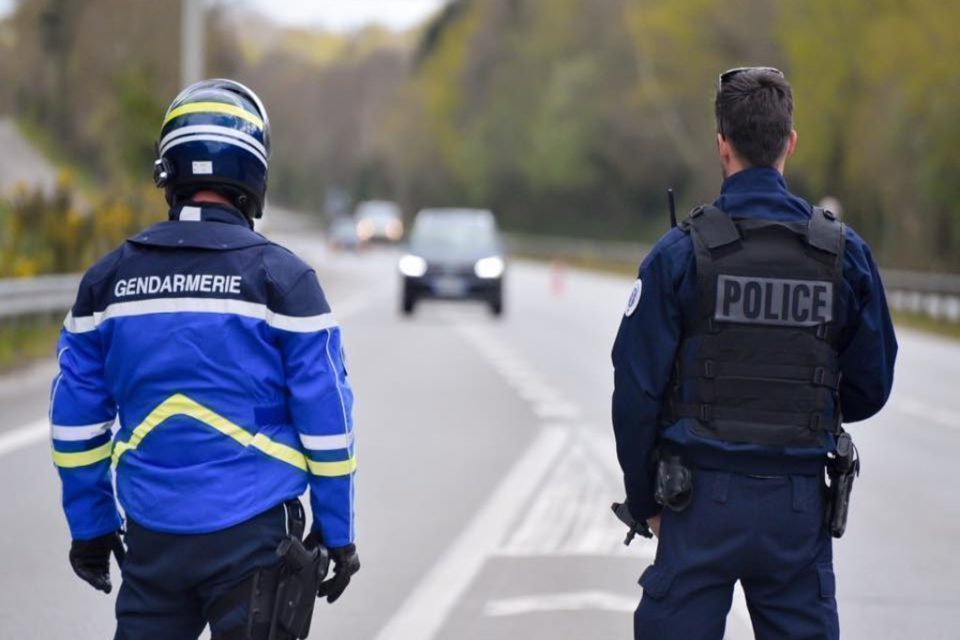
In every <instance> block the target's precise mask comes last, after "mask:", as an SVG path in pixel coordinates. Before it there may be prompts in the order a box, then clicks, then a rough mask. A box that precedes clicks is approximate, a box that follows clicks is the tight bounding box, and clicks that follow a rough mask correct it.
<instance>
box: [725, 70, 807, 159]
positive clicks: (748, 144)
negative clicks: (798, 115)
mask: <svg viewBox="0 0 960 640" xmlns="http://www.w3.org/2000/svg"><path fill="white" fill-rule="evenodd" d="M714 109H715V113H716V117H717V130H718V131H719V132H720V133H721V134H722V135H723V136H724V137H725V138H726V139H727V140H728V141H729V142H730V143H731V144H732V145H733V147H734V149H736V151H737V155H738V156H740V158H741V159H742V160H744V161H745V162H747V163H748V164H750V165H751V166H754V167H772V166H773V165H774V164H775V163H776V162H777V160H779V159H780V156H782V155H783V153H784V151H786V148H787V142H788V140H789V138H790V132H791V131H792V130H793V92H792V91H791V90H790V83H789V82H787V80H786V78H784V77H783V76H782V75H780V74H778V73H775V72H773V71H766V70H762V69H750V70H745V71H742V72H740V73H737V74H735V75H733V76H731V77H729V78H726V79H724V81H723V82H722V83H721V84H720V86H719V87H718V88H717V97H716V101H715V103H714Z"/></svg>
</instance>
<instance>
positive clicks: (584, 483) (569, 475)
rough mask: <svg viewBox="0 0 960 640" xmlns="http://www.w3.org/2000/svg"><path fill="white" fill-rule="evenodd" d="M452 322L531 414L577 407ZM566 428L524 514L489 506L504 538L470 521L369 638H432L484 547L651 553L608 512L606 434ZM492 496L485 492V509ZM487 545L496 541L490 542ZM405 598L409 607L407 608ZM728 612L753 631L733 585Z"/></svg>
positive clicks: (526, 605)
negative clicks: (477, 534)
mask: <svg viewBox="0 0 960 640" xmlns="http://www.w3.org/2000/svg"><path fill="white" fill-rule="evenodd" d="M455 328H456V329H457V331H458V332H459V333H460V335H462V336H463V337H464V339H465V340H466V341H467V342H468V343H469V344H470V345H471V346H472V347H473V348H474V349H475V350H476V351H477V352H478V353H479V354H480V355H481V356H482V357H483V358H484V359H485V360H487V362H488V363H489V364H490V365H491V366H492V367H493V368H494V370H495V371H497V373H498V374H499V375H500V376H501V377H502V378H503V379H504V380H505V381H506V382H507V384H508V385H509V386H510V387H512V388H513V389H514V390H515V391H516V392H517V393H518V394H519V395H520V396H521V397H522V398H523V399H524V400H526V401H527V402H529V403H530V404H531V405H533V406H532V409H533V412H534V414H535V415H537V417H538V418H540V419H544V420H546V419H552V420H563V421H572V420H575V419H576V418H577V417H578V416H579V415H580V408H579V407H578V406H577V405H576V404H574V403H571V402H566V401H565V400H564V399H563V394H561V393H560V392H559V391H558V390H556V389H555V388H554V387H552V386H551V385H550V384H548V383H547V382H546V381H545V380H544V379H543V377H542V376H541V375H540V374H539V372H537V371H536V369H534V368H533V367H531V366H530V365H529V364H527V362H526V360H524V359H523V358H522V357H520V356H519V355H517V354H516V353H514V352H513V351H512V350H511V349H510V348H509V347H507V346H506V345H504V344H502V343H501V342H500V341H499V340H497V339H496V337H494V336H493V335H491V334H490V333H489V331H487V330H485V329H483V328H481V327H478V326H475V325H468V324H456V325H455ZM572 433H573V434H574V435H575V436H576V437H574V438H565V445H564V447H563V452H562V453H558V454H557V455H555V456H554V457H555V458H556V460H554V461H553V464H552V465H551V467H550V468H549V469H547V470H544V471H543V472H542V476H543V477H542V478H540V479H539V480H538V481H537V482H535V483H532V484H531V485H529V486H528V488H527V489H526V491H525V494H524V496H523V499H522V500H521V501H520V502H521V503H522V502H523V501H527V504H529V505H530V506H529V508H528V509H527V510H526V511H525V512H524V515H523V516H522V518H521V519H520V520H519V521H518V522H511V519H510V518H507V519H503V518H504V514H497V517H499V518H501V519H503V520H501V521H502V522H504V524H503V526H502V533H503V534H506V533H507V531H508V527H511V526H513V528H512V529H511V530H510V535H509V536H508V537H506V539H505V540H503V543H502V544H500V545H499V546H496V543H497V542H499V538H498V539H496V540H493V539H491V538H487V539H479V540H477V541H475V542H474V541H473V538H472V537H470V531H469V530H468V531H465V532H464V533H463V534H461V537H460V538H459V539H458V540H457V542H456V543H455V544H454V546H453V547H452V548H451V550H450V551H448V555H447V556H445V557H444V560H443V561H441V562H440V563H438V565H437V567H435V568H434V570H433V571H432V572H431V574H430V575H429V576H428V578H427V579H426V580H425V581H424V583H422V584H421V586H420V587H418V589H417V591H416V592H415V593H414V595H412V596H411V597H410V598H409V599H408V600H407V602H406V603H405V604H404V605H403V606H402V607H401V609H400V611H399V612H398V613H397V614H396V615H395V617H394V618H393V619H392V620H391V622H390V623H389V625H388V627H386V628H385V629H384V630H383V631H381V633H380V635H378V636H377V640H407V639H412V638H417V639H418V640H421V639H422V640H430V638H432V637H433V636H434V634H436V633H437V631H438V630H439V629H440V626H441V625H442V623H443V621H444V620H445V619H446V617H447V615H449V612H450V610H451V609H452V608H453V607H454V606H455V605H456V603H457V601H458V600H459V599H460V598H461V597H462V595H463V592H464V591H465V590H466V589H467V587H468V586H469V584H470V582H471V581H472V580H473V578H474V576H475V575H476V574H477V573H478V572H479V570H480V568H481V567H482V565H483V563H484V562H485V561H486V559H487V557H489V556H493V555H497V556H501V557H549V556H555V557H563V556H568V557H569V556H574V555H576V556H607V557H609V556H614V557H621V558H624V559H625V560H626V558H636V559H637V560H646V561H648V562H653V559H654V556H655V553H656V542H655V541H648V540H646V539H643V538H639V537H638V538H635V539H634V542H633V544H632V545H631V546H630V547H627V546H625V545H624V544H623V539H624V536H625V529H624V527H623V526H622V525H621V524H620V523H619V522H618V521H617V519H616V518H615V517H614V516H613V514H612V513H610V511H609V509H610V506H609V505H610V503H611V502H612V499H611V496H612V495H615V494H617V493H619V492H620V491H621V489H620V479H619V476H618V475H616V474H617V473H618V472H617V466H616V464H615V461H616V449H615V446H614V443H613V437H612V434H611V433H602V432H600V431H597V430H594V429H588V428H584V427H580V428H578V429H576V430H574V431H572ZM502 488H503V485H501V487H500V489H502ZM538 488H539V491H537V489H538ZM500 489H498V492H499V491H500ZM534 492H536V495H533V494H534ZM527 493H529V496H528V495H527ZM527 498H529V500H527ZM514 499H516V497H515V498H514ZM494 500H495V498H492V499H491V503H488V505H487V508H493V507H492V506H491V505H492V503H493V502H494ZM491 517H492V516H491ZM468 538H469V540H470V542H469V545H475V547H474V548H471V547H470V546H467V540H468ZM491 544H494V545H495V548H491V547H490V545H491ZM461 545H463V546H462V547H461ZM461 548H462V550H461V551H458V552H459V553H467V552H468V550H469V551H471V552H472V553H473V555H471V556H470V557H469V558H465V559H463V560H462V561H458V559H457V558H456V556H455V555H453V557H450V556H451V553H452V552H453V551H457V550H460V549H461ZM459 562H463V563H464V564H466V565H467V569H468V571H463V572H461V574H460V575H457V574H455V573H454V570H455V569H456V567H457V565H458V563H459ZM441 598H442V599H441ZM434 600H436V601H434ZM636 606H637V599H636V598H635V597H629V598H628V597H626V596H619V595H616V594H610V593H605V592H584V593H573V594H548V595H539V596H538V595H534V596H530V597H524V598H515V599H511V600H501V601H492V602H490V603H488V604H487V607H486V609H485V613H486V614H487V615H489V616H502V615H519V614H521V613H527V612H531V611H538V610H539V611H557V610H579V609H600V610H605V611H613V612H616V613H626V612H632V611H633V610H634V609H636ZM410 607H414V608H415V610H413V611H409V612H408V611H407V609H408V608H410ZM571 607H575V609H571ZM434 608H436V609H434ZM730 615H731V617H732V619H733V620H732V621H733V624H732V625H731V626H732V629H731V630H730V632H729V633H728V634H727V640H741V639H742V640H746V639H747V638H750V637H752V635H744V633H743V630H744V629H749V620H750V617H749V614H748V612H747V609H746V602H745V601H744V599H743V594H742V591H740V590H739V587H738V590H737V591H736V592H735V594H734V600H733V605H732V608H731V612H730ZM418 625H419V626H418Z"/></svg>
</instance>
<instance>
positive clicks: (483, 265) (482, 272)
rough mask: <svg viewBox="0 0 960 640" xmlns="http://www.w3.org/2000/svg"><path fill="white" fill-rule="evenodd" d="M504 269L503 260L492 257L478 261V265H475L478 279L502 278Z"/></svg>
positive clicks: (474, 268) (474, 269) (498, 257)
mask: <svg viewBox="0 0 960 640" xmlns="http://www.w3.org/2000/svg"><path fill="white" fill-rule="evenodd" d="M503 268H504V264H503V258H501V257H500V256H490V257H489V258H481V259H480V260H477V264H475V265H473V272H474V273H475V274H477V277H478V278H485V279H492V278H499V277H500V276H502V275H503Z"/></svg>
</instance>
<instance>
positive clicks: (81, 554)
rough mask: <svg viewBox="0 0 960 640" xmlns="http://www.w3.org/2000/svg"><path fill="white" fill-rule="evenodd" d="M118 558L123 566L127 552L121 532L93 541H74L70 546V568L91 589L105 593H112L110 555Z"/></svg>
mask: <svg viewBox="0 0 960 640" xmlns="http://www.w3.org/2000/svg"><path fill="white" fill-rule="evenodd" d="M111 552H112V553H113V555H115V556H116V557H117V564H118V565H120V566H121V567H122V566H123V560H124V558H126V556H127V550H126V549H125V548H124V546H123V539H122V538H121V537H120V531H114V532H113V533H108V534H106V535H104V536H100V537H99V538H93V539H92V540H74V541H73V543H72V544H71V545H70V566H71V567H73V572H74V573H76V574H77V575H78V576H80V578H81V579H82V580H84V581H85V582H88V583H89V584H90V586H91V587H93V588H94V589H96V590H98V591H103V592H104V593H110V591H112V590H113V585H112V584H110V553H111Z"/></svg>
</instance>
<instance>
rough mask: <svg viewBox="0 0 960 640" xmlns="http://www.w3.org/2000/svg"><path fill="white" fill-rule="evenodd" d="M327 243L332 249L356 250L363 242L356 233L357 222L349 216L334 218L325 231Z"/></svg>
mask: <svg viewBox="0 0 960 640" xmlns="http://www.w3.org/2000/svg"><path fill="white" fill-rule="evenodd" d="M327 243H328V244H329V245H330V248H332V249H342V250H346V251H358V250H359V249H360V248H361V246H362V245H363V243H362V242H361V241H360V236H359V234H357V223H356V221H355V220H354V219H353V218H351V217H349V216H341V217H339V218H334V220H333V222H332V223H330V230H329V231H328V232H327Z"/></svg>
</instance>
